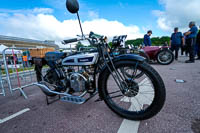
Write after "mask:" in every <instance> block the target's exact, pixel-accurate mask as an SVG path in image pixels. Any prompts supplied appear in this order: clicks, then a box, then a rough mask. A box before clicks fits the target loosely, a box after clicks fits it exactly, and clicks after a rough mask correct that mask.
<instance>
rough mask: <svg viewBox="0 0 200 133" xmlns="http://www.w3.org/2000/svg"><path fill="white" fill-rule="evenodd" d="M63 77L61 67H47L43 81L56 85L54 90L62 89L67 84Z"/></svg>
mask: <svg viewBox="0 0 200 133" xmlns="http://www.w3.org/2000/svg"><path fill="white" fill-rule="evenodd" d="M65 77H66V76H65V74H64V72H63V70H62V69H49V70H48V71H47V74H46V75H45V76H44V81H46V82H48V83H50V84H54V85H56V86H57V88H56V91H64V90H65V89H66V86H67V85H68V84H67V81H66V78H65Z"/></svg>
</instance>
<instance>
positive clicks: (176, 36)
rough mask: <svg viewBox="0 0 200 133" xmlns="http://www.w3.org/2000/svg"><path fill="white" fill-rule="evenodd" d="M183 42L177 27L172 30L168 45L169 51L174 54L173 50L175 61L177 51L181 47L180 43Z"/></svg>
mask: <svg viewBox="0 0 200 133" xmlns="http://www.w3.org/2000/svg"><path fill="white" fill-rule="evenodd" d="M182 42H183V44H184V43H185V42H184V37H183V34H182V33H181V32H178V27H176V28H174V33H172V35H171V40H170V42H169V45H170V46H171V48H170V49H171V51H172V52H174V50H175V60H178V51H179V48H180V47H181V43H182Z"/></svg>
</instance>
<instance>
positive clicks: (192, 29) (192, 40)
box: [184, 21, 198, 63]
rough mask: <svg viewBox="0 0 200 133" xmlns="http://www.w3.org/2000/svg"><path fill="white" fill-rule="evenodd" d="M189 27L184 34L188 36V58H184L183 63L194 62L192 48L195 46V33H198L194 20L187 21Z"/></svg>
mask: <svg viewBox="0 0 200 133" xmlns="http://www.w3.org/2000/svg"><path fill="white" fill-rule="evenodd" d="M189 28H190V30H189V31H188V32H186V33H185V34H184V35H186V36H188V44H187V45H188V51H189V55H190V58H189V60H186V61H185V63H194V62H195V61H194V50H195V49H194V48H195V44H196V37H197V33H198V28H197V27H196V25H195V22H193V21H192V22H190V23H189Z"/></svg>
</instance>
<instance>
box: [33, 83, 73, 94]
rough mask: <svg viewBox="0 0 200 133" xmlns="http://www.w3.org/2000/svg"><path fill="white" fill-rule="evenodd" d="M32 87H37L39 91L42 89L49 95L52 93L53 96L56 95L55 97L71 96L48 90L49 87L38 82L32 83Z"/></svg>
mask: <svg viewBox="0 0 200 133" xmlns="http://www.w3.org/2000/svg"><path fill="white" fill-rule="evenodd" d="M33 85H36V86H38V87H39V88H40V89H42V90H43V91H45V92H49V93H53V94H57V95H64V96H69V97H70V96H72V95H70V94H68V93H61V92H57V91H53V90H51V89H49V87H48V86H47V85H45V84H44V83H42V82H40V83H34V84H33Z"/></svg>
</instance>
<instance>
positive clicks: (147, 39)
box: [143, 30, 152, 46]
mask: <svg viewBox="0 0 200 133" xmlns="http://www.w3.org/2000/svg"><path fill="white" fill-rule="evenodd" d="M151 34H152V31H151V30H149V31H147V34H145V35H144V42H143V43H144V45H145V46H151V39H150V36H151Z"/></svg>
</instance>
